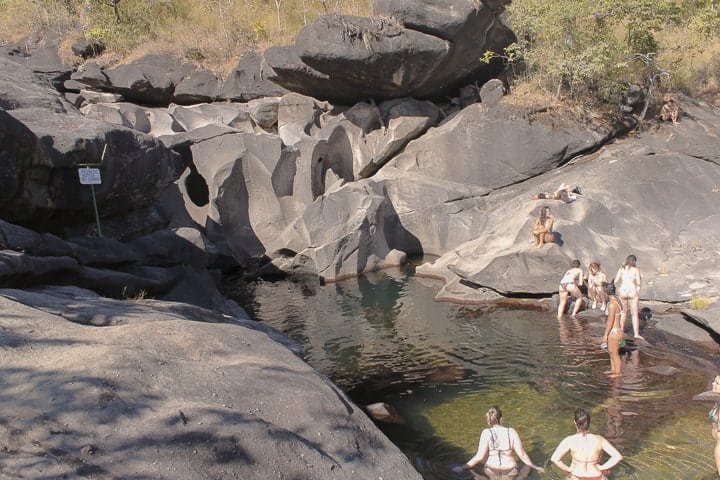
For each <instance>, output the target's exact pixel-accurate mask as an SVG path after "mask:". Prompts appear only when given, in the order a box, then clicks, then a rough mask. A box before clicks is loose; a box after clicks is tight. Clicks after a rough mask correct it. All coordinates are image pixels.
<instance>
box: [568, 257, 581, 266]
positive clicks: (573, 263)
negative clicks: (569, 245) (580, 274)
mask: <svg viewBox="0 0 720 480" xmlns="http://www.w3.org/2000/svg"><path fill="white" fill-rule="evenodd" d="M570 265H572V266H573V267H575V268H579V267H580V260H578V259H575V260H573V261H572V262H570Z"/></svg>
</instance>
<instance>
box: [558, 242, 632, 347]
mask: <svg viewBox="0 0 720 480" xmlns="http://www.w3.org/2000/svg"><path fill="white" fill-rule="evenodd" d="M584 285H587V294H588V298H589V299H590V301H592V308H593V309H595V308H600V309H601V310H603V311H605V312H606V313H607V314H608V324H610V319H611V317H613V318H614V317H615V315H617V316H618V318H619V320H618V321H619V325H618V328H620V331H621V332H624V331H625V320H626V319H627V312H628V311H630V316H631V318H632V327H633V334H634V336H635V338H636V339H640V340H644V338H643V336H642V335H640V313H639V307H640V288H641V287H642V274H641V273H640V270H639V269H638V267H637V257H636V256H635V255H628V256H627V258H626V259H625V263H624V264H623V265H622V266H621V267H620V268H619V269H618V271H617V273H616V274H615V277H614V279H613V281H612V282H608V279H607V276H606V275H605V273H603V272H602V270H601V267H600V263H599V262H596V261H593V262H590V265H588V275H587V278H586V277H585V273H584V272H583V269H582V268H580V261H579V260H573V261H572V262H571V263H570V268H569V269H568V270H566V271H565V274H564V275H563V276H562V278H561V279H560V286H559V287H558V294H559V297H560V300H559V302H558V318H560V317H562V316H563V314H564V313H565V310H566V308H567V303H568V299H569V297H570V296H572V297H574V298H575V303H574V305H573V310H572V315H573V316H576V315H577V314H578V312H580V309H581V308H582V306H583V298H584V297H583V293H582V290H581V287H583V286H584ZM615 285H617V290H616V287H615ZM611 308H612V310H613V314H612V315H611V312H610V309H611ZM604 340H605V341H606V342H607V333H606V335H605V339H604Z"/></svg>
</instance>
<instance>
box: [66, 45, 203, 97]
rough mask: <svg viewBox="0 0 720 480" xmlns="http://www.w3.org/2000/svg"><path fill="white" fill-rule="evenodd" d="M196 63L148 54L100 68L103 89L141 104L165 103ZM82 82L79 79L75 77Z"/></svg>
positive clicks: (190, 72) (169, 56) (168, 56)
mask: <svg viewBox="0 0 720 480" xmlns="http://www.w3.org/2000/svg"><path fill="white" fill-rule="evenodd" d="M195 70H196V66H195V65H193V64H191V63H189V62H183V61H181V60H179V59H178V58H176V57H173V56H171V55H163V54H150V55H146V56H144V57H143V58H140V59H138V60H135V61H133V62H131V63H128V64H123V65H118V66H116V67H111V68H106V69H104V74H105V76H106V77H107V80H108V84H107V85H106V86H105V87H104V89H105V90H107V91H110V92H113V93H119V94H121V95H122V96H123V97H125V99H127V100H128V101H132V102H137V103H141V104H143V105H155V106H166V105H168V104H169V103H170V102H171V101H172V100H173V95H174V93H175V88H176V87H177V85H179V84H180V83H181V82H182V81H183V80H185V79H186V78H189V77H190V76H191V75H192V74H193V73H194V72H195ZM73 78H76V77H73ZM76 79H77V80H78V81H81V82H82V79H81V78H76Z"/></svg>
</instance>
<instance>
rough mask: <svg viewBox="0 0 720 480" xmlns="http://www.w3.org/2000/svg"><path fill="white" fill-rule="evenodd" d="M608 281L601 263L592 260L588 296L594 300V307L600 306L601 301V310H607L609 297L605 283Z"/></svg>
mask: <svg viewBox="0 0 720 480" xmlns="http://www.w3.org/2000/svg"><path fill="white" fill-rule="evenodd" d="M606 281H607V277H606V276H605V274H604V273H603V272H601V271H600V263H599V262H590V265H588V277H587V292H588V297H589V298H590V300H591V301H592V302H593V303H592V308H598V303H599V304H600V310H605V303H606V301H607V298H606V296H605V290H604V289H603V283H604V282H606Z"/></svg>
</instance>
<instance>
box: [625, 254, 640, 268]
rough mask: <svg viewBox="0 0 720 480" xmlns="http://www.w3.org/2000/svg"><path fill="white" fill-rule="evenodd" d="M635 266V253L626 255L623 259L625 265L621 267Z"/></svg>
mask: <svg viewBox="0 0 720 480" xmlns="http://www.w3.org/2000/svg"><path fill="white" fill-rule="evenodd" d="M635 266H637V257H636V256H635V255H628V256H627V258H626V259H625V265H623V267H635Z"/></svg>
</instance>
